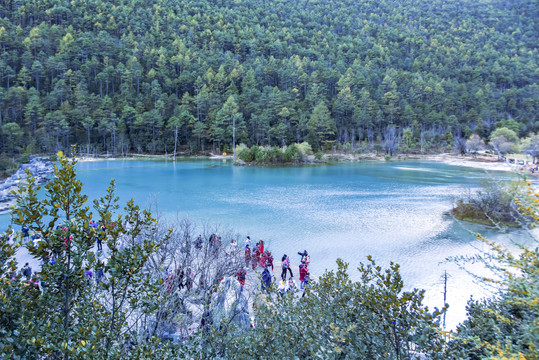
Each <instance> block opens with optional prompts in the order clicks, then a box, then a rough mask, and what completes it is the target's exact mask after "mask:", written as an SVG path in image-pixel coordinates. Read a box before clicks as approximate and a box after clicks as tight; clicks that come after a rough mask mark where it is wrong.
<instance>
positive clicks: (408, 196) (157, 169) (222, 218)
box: [0, 161, 523, 327]
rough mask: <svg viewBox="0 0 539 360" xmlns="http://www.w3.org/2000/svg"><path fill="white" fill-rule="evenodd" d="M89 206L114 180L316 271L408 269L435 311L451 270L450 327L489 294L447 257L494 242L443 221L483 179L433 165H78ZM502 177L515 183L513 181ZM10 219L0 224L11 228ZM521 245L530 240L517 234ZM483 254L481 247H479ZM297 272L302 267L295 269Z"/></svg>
mask: <svg viewBox="0 0 539 360" xmlns="http://www.w3.org/2000/svg"><path fill="white" fill-rule="evenodd" d="M78 169H79V171H78V175H79V177H80V179H81V180H82V181H83V183H84V184H85V185H84V191H85V192H86V193H87V194H89V196H90V198H95V197H98V196H100V195H102V194H104V190H105V189H106V187H107V185H108V183H109V181H110V179H111V178H112V177H114V178H115V179H116V185H117V189H118V191H117V194H118V195H119V196H120V199H121V200H122V201H123V203H125V202H126V201H127V200H128V199H129V198H132V197H133V198H135V200H136V202H137V203H138V204H140V205H142V206H146V205H147V204H148V202H149V201H152V202H155V201H156V202H157V203H158V207H159V211H160V212H161V213H162V214H163V216H166V217H170V218H174V217H177V216H178V217H189V218H191V219H192V220H193V221H195V222H197V223H199V224H201V223H210V224H213V225H220V226H221V228H223V229H225V228H226V229H233V230H234V232H235V233H238V234H241V238H240V240H241V243H243V239H244V236H245V235H250V236H251V238H252V239H260V238H263V239H264V240H265V242H266V244H267V246H269V248H270V249H271V250H272V252H273V253H274V255H275V257H276V258H277V257H279V260H280V257H281V256H282V254H283V253H287V254H288V255H290V256H291V258H292V260H295V261H296V262H297V260H299V256H298V255H297V254H296V253H297V252H298V251H300V250H304V249H306V250H308V252H309V254H310V255H311V258H312V263H311V269H312V270H311V271H312V272H313V273H316V274H321V273H322V272H323V271H324V269H334V268H335V267H336V265H335V260H336V259H337V258H338V257H341V258H343V259H344V260H345V261H347V262H349V263H350V268H351V269H352V271H351V272H352V274H353V276H357V272H354V271H353V269H355V267H356V266H357V264H358V263H359V262H360V261H365V258H366V256H367V255H372V256H373V257H374V258H375V259H376V260H377V261H378V262H379V263H380V264H381V265H387V264H388V263H389V261H395V262H397V263H399V264H400V265H401V270H402V275H403V279H404V281H405V284H406V286H407V287H408V288H411V287H420V288H425V289H427V294H426V297H427V303H428V304H429V305H431V306H442V305H443V301H442V299H443V298H442V295H441V292H442V285H440V284H439V279H440V276H441V275H442V274H443V272H444V271H445V270H447V271H448V272H449V273H450V274H451V275H452V277H451V278H450V281H449V284H448V302H449V304H450V305H451V309H450V312H449V314H448V316H449V317H448V326H449V327H453V326H454V325H455V324H456V323H457V322H458V321H461V320H462V319H463V318H464V304H465V302H466V300H467V299H468V298H469V296H470V295H471V294H474V295H475V296H481V295H482V294H484V293H483V292H482V291H481V289H479V288H478V287H477V286H475V285H474V284H473V283H472V281H471V278H469V277H468V276H467V275H465V273H464V272H463V271H461V270H459V269H458V268H457V267H456V266H455V265H454V264H450V263H443V261H444V259H445V258H446V257H447V256H454V255H465V254H468V253H471V252H472V251H474V248H473V247H474V246H478V245H479V244H478V243H477V241H476V240H475V237H474V236H473V235H471V234H470V233H469V232H468V231H469V230H472V231H481V232H483V233H487V234H488V235H490V236H491V238H495V239H498V240H500V241H502V242H504V243H508V244H509V241H508V240H507V238H508V236H500V235H498V234H493V233H491V232H490V231H488V230H486V229H485V228H482V227H477V226H476V227H472V226H470V225H463V224H461V223H459V222H455V221H454V220H452V219H451V218H450V217H448V216H444V212H447V211H448V210H449V209H450V208H451V199H452V197H454V196H456V195H458V194H460V193H461V192H462V191H463V189H464V188H465V187H466V186H471V187H476V186H477V184H478V182H479V181H480V180H481V179H484V178H485V177H486V175H485V172H484V171H482V170H476V169H472V168H464V167H457V166H451V165H446V164H442V163H434V162H413V161H407V162H391V163H379V162H372V163H371V162H369V163H350V164H340V165H334V166H315V167H287V168H256V167H233V166H231V165H230V163H227V162H221V161H182V162H177V163H176V164H174V163H172V162H152V161H96V162H85V163H80V164H78ZM496 175H497V176H503V177H509V176H511V175H510V174H508V173H497V174H496ZM8 222H9V216H7V215H2V216H0V228H1V229H4V228H5V227H6V226H7V223H8ZM512 237H513V238H515V239H517V240H519V241H520V240H522V239H523V237H522V235H521V234H519V233H514V234H513V235H512ZM479 246H480V245H479ZM296 269H297V268H296Z"/></svg>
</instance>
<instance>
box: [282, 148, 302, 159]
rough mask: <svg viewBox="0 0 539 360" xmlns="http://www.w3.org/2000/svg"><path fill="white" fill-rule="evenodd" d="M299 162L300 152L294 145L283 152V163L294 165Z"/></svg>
mask: <svg viewBox="0 0 539 360" xmlns="http://www.w3.org/2000/svg"><path fill="white" fill-rule="evenodd" d="M300 160H301V152H300V150H299V147H298V146H297V145H296V144H291V145H289V146H287V147H286V148H285V149H284V151H283V162H285V163H294V162H298V161H300Z"/></svg>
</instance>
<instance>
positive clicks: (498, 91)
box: [0, 0, 539, 154]
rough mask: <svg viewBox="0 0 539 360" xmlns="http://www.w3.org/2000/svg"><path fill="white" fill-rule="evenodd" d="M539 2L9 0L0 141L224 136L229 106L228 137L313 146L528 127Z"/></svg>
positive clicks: (197, 146) (96, 147)
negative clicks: (538, 5) (302, 143)
mask: <svg viewBox="0 0 539 360" xmlns="http://www.w3.org/2000/svg"><path fill="white" fill-rule="evenodd" d="M536 5H537V4H536V2H535V1H533V0H524V1H501V0H492V1H489V0H481V1H467V0H458V1H457V0H455V1H443V0H429V1H405V2H402V1H389V0H376V1H374V0H366V1H355V0H344V1H338V2H335V1H318V0H316V1H313V0H298V1H282V0H277V1H274V0H221V1H205V0H192V1H179V0H144V1H142V0H115V1H98V0H72V1H67V0H31V1H21V0H9V1H3V2H2V3H1V4H0V17H1V18H0V123H1V127H0V129H1V136H0V139H1V148H2V151H3V152H6V153H8V154H17V153H19V152H21V151H24V152H27V153H32V152H53V151H56V150H58V149H64V148H69V145H70V144H73V143H77V144H79V145H83V148H84V150H85V152H86V151H87V152H110V153H116V154H118V153H127V152H147V153H164V152H169V153H170V152H172V151H175V150H177V149H182V150H188V151H192V152H198V151H207V150H209V149H210V148H211V150H213V151H219V152H221V151H223V150H224V151H227V150H229V149H231V148H232V123H233V122H234V123H235V126H236V140H237V141H236V142H237V144H239V143H244V144H246V145H248V146H252V145H264V146H268V145H271V146H283V145H287V144H290V143H296V142H297V143H301V142H303V141H308V142H309V143H310V144H311V146H312V147H313V149H314V150H318V149H319V148H321V147H324V146H325V147H333V146H335V147H337V148H340V147H341V146H342V147H345V146H349V147H351V148H352V150H353V149H354V148H356V147H358V146H359V145H360V144H364V143H366V144H369V145H373V144H374V143H376V142H378V143H379V142H382V141H385V142H386V144H387V143H388V141H389V143H390V144H399V146H400V147H401V148H403V149H408V148H418V147H421V150H422V151H428V150H429V148H430V147H432V146H435V147H437V148H447V147H448V146H453V144H454V143H455V141H457V140H459V139H466V138H468V137H469V136H470V135H471V133H472V132H475V133H477V134H478V135H479V136H480V137H482V138H484V139H487V138H488V136H489V135H490V133H491V131H493V130H494V129H496V125H497V124H498V127H500V126H504V127H509V128H512V129H513V130H516V132H517V133H518V134H519V135H520V136H521V137H523V136H526V135H527V134H529V133H531V132H537V130H538V129H539V122H538V121H537V113H538V107H539V86H538V79H539V69H538V66H537V39H538V38H539V32H538V28H537V20H536V19H537V18H538V17H539V10H538V8H537V6H536ZM395 140H398V141H395ZM464 142H465V141H464ZM461 143H463V142H462V141H461ZM23 146H25V148H23ZM392 146H393V145H392ZM395 147H396V145H395Z"/></svg>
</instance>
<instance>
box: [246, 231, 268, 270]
mask: <svg viewBox="0 0 539 360" xmlns="http://www.w3.org/2000/svg"><path fill="white" fill-rule="evenodd" d="M245 265H246V266H247V267H249V265H251V266H252V267H253V270H255V269H256V268H257V266H260V267H270V268H271V270H272V271H273V255H272V254H271V252H269V251H267V250H265V249H264V240H262V239H260V241H259V242H257V243H256V244H255V245H254V246H253V249H252V250H251V238H250V237H249V236H247V240H245Z"/></svg>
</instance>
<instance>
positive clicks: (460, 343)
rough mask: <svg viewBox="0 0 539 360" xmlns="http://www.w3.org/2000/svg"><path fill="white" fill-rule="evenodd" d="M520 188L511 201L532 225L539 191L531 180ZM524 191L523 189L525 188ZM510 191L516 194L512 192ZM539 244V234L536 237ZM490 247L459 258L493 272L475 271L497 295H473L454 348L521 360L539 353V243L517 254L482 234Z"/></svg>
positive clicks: (537, 216) (538, 217)
mask: <svg viewBox="0 0 539 360" xmlns="http://www.w3.org/2000/svg"><path fill="white" fill-rule="evenodd" d="M517 187H518V188H519V189H520V190H521V191H520V192H519V193H518V194H517V196H516V197H515V198H514V200H512V201H513V202H514V204H515V206H516V210H517V211H518V212H519V215H520V216H521V218H524V219H526V220H527V223H528V224H529V225H530V227H532V228H533V227H536V226H537V224H538V222H539V208H538V204H539V193H537V192H535V189H534V188H533V187H532V186H531V183H530V182H526V181H521V182H520V186H517ZM522 190H523V191H522ZM508 195H509V196H511V195H512V194H511V193H510V192H509V191H508ZM531 235H532V237H533V240H535V243H536V244H537V238H536V237H535V236H533V234H531ZM477 239H478V240H480V241H481V242H483V243H484V245H485V250H483V251H481V252H480V253H479V254H478V255H476V256H471V257H460V258H454V259H453V260H454V261H456V262H457V263H458V264H460V265H461V266H466V264H467V263H468V262H473V263H479V264H482V265H483V266H484V270H485V271H488V273H486V274H487V275H485V274H482V275H475V278H476V280H478V281H479V282H481V283H482V284H483V285H485V286H490V287H491V289H492V290H493V291H494V296H493V297H492V298H490V299H486V300H474V299H470V301H469V302H468V305H467V308H466V309H467V312H468V318H467V319H466V320H465V321H464V322H463V323H462V324H461V325H460V326H459V327H458V328H457V332H456V337H455V339H454V341H452V342H451V344H450V347H451V349H453V350H457V351H460V352H461V353H462V354H466V358H467V359H471V360H475V359H519V360H531V359H537V358H538V357H539V348H538V344H539V323H538V322H537V319H539V302H538V299H539V248H538V247H535V249H531V248H528V247H525V246H522V245H521V246H520V249H519V253H518V254H515V253H514V252H512V251H509V250H507V249H505V248H503V247H502V246H501V245H499V244H497V243H496V242H494V241H489V240H487V239H485V238H484V237H483V236H481V235H480V234H477Z"/></svg>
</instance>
